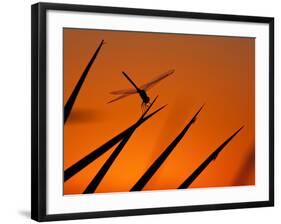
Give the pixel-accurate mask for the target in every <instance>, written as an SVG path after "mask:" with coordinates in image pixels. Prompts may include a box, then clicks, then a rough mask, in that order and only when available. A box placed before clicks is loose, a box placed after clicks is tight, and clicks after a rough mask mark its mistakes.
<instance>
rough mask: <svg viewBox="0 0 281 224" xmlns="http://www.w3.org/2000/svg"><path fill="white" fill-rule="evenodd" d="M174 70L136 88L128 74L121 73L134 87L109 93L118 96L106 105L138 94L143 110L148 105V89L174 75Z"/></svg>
mask: <svg viewBox="0 0 281 224" xmlns="http://www.w3.org/2000/svg"><path fill="white" fill-rule="evenodd" d="M174 71H175V70H174V69H172V70H168V71H166V72H165V73H163V74H161V75H159V76H158V77H156V78H154V79H153V80H151V81H150V82H147V83H145V84H143V85H141V86H140V87H138V86H137V85H136V84H135V83H134V82H133V80H132V79H131V78H130V77H129V76H128V74H126V73H125V72H122V74H123V75H124V76H125V77H126V79H127V80H128V81H129V82H130V83H131V84H132V85H133V86H134V88H133V89H126V90H117V91H113V92H110V93H111V94H113V95H120V96H118V97H117V98H115V99H113V100H111V101H109V102H108V103H112V102H115V101H117V100H121V99H123V98H125V97H127V96H131V95H133V94H139V96H140V98H141V100H142V104H141V107H142V109H145V108H146V107H147V106H148V105H149V103H150V98H149V97H148V95H147V93H146V91H148V90H149V89H151V88H152V87H153V86H155V85H156V84H157V83H158V82H159V81H161V80H163V79H164V78H166V77H168V76H170V75H171V74H173V73H174Z"/></svg>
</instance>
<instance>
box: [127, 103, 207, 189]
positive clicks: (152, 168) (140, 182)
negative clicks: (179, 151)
mask: <svg viewBox="0 0 281 224" xmlns="http://www.w3.org/2000/svg"><path fill="white" fill-rule="evenodd" d="M203 106H204V105H203ZM203 106H202V107H201V108H200V109H199V110H198V111H197V113H196V114H195V115H194V116H193V118H192V119H191V120H190V121H189V123H188V124H187V125H186V126H185V128H184V129H183V130H182V131H181V132H180V134H179V135H178V136H177V137H176V138H175V139H174V141H173V142H172V143H171V144H170V145H169V146H168V147H167V148H166V149H165V150H164V151H163V152H162V154H161V155H160V156H159V157H158V158H157V159H156V160H155V161H154V163H153V164H152V165H151V166H150V167H149V168H148V170H147V171H146V172H145V173H144V174H143V176H142V177H141V178H140V179H139V180H138V182H137V183H136V184H135V185H134V186H133V187H132V189H131V191H141V190H142V189H143V187H144V186H145V185H146V184H147V182H148V181H149V180H150V179H151V177H152V176H153V175H154V174H155V173H156V172H157V170H158V169H159V168H160V166H161V165H162V164H163V163H164V161H165V160H166V159H167V157H168V156H169V155H170V154H171V152H172V151H173V150H174V148H175V147H176V146H177V144H178V143H179V142H180V141H181V139H182V138H183V136H184V135H185V133H186V132H187V131H188V129H189V128H190V127H191V125H192V124H193V123H194V122H195V120H196V117H197V115H198V114H199V113H200V111H201V110H202V108H203Z"/></svg>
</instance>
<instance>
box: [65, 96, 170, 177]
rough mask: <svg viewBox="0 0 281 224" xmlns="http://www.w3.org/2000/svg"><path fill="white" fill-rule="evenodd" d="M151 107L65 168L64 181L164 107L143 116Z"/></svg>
mask: <svg viewBox="0 0 281 224" xmlns="http://www.w3.org/2000/svg"><path fill="white" fill-rule="evenodd" d="M156 99H157V97H156V98H155V99H154V101H153V103H154V102H155V101H156ZM152 105H153V104H151V106H152ZM151 106H149V107H148V108H147V110H146V111H145V112H144V113H143V114H142V115H141V117H140V118H139V119H138V120H137V121H136V122H135V123H134V124H133V125H131V126H130V127H129V128H127V129H126V130H124V131H122V132H121V133H119V134H118V135H116V136H115V137H113V138H111V139H110V140H109V141H107V142H106V143H104V144H103V145H101V146H100V147H98V148H97V149H95V150H93V151H92V152H90V153H89V154H88V155H86V156H85V157H83V158H82V159H80V160H79V161H77V162H76V163H75V164H73V165H72V166H70V167H69V168H67V169H66V170H65V171H64V181H67V180H68V179H70V178H71V177H72V176H74V175H75V174H76V173H78V172H79V171H81V170H82V169H84V168H85V167H86V166H88V165H89V164H90V163H91V162H93V161H94V160H96V159H97V158H99V157H100V156H101V155H103V154H104V153H105V152H107V151H108V150H109V149H111V148H112V147H113V146H114V145H115V144H117V143H118V142H119V141H121V140H122V139H124V138H125V137H126V136H128V134H129V133H130V132H131V131H132V130H135V129H136V128H138V127H139V126H140V125H142V124H143V123H144V122H145V121H147V120H148V119H149V118H151V117H152V116H153V115H155V114H156V113H158V112H159V111H161V110H162V109H163V108H164V107H165V106H166V105H165V106H162V107H160V108H158V109H157V110H155V111H154V112H152V113H151V114H149V115H147V116H145V115H146V114H147V112H148V111H149V109H150V108H151Z"/></svg>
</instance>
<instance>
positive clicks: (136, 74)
mask: <svg viewBox="0 0 281 224" xmlns="http://www.w3.org/2000/svg"><path fill="white" fill-rule="evenodd" d="M101 40H104V41H105V42H106V44H105V45H103V46H102V48H101V50H100V52H99V55H98V57H97V59H96V61H95V62H94V64H93V65H92V67H91V69H90V71H89V74H88V76H87V78H86V80H85V82H84V85H83V87H82V88H81V90H80V93H79V95H78V97H77V99H76V102H75V104H74V107H73V109H72V112H71V114H70V117H69V119H68V120H67V122H66V123H65V125H64V169H67V168H68V167H69V166H71V165H72V164H74V163H75V162H77V161H78V160H80V159H81V158H82V157H84V156H85V155H87V154H88V153H90V152H91V151H92V150H94V149H95V148H97V147H99V146H100V145H102V144H103V143H105V142H106V141H108V140H109V139H111V138H112V137H113V136H115V135H116V134H119V133H120V132H121V131H123V130H125V129H126V128H127V127H129V126H130V125H131V124H133V123H134V122H135V121H136V120H137V119H138V118H139V117H140V115H141V99H140V97H139V96H138V95H132V96H129V97H127V98H124V99H122V100H120V101H117V102H114V103H112V104H107V102H108V101H109V100H111V99H113V98H114V97H115V96H113V95H111V94H110V93H109V92H111V91H113V90H118V89H128V88H131V85H130V83H129V82H128V81H127V80H126V79H125V78H124V76H123V75H122V74H121V72H122V71H125V72H127V73H128V74H129V75H130V77H131V78H132V79H133V80H134V81H135V82H136V83H137V84H138V85H141V84H143V83H146V82H148V81H150V80H152V79H153V78H154V77H157V76H158V75H159V74H161V73H163V72H165V71H167V70H169V69H175V72H174V74H172V75H171V76H169V77H167V78H166V79H164V80H162V81H160V82H159V83H158V84H157V85H156V86H155V87H153V88H152V89H151V90H149V91H148V95H149V96H150V98H154V97H155V96H157V95H159V97H158V99H157V101H156V103H155V105H154V106H153V107H152V108H151V111H154V110H155V109H156V108H158V107H160V106H162V105H165V104H168V106H167V107H166V108H165V109H163V110H162V111H161V112H159V113H158V114H156V115H155V116H153V117H152V118H151V119H149V120H148V121H147V122H145V123H144V124H143V125H141V126H140V128H138V129H137V130H136V131H135V133H134V134H133V136H132V137H131V139H130V140H129V141H128V143H127V144H126V146H125V147H124V148H123V150H122V152H121V153H120V154H119V156H118V157H117V159H116V160H115V162H114V163H113V165H112V166H111V168H110V169H109V171H108V173H107V174H106V175H105V177H104V179H103V180H102V182H101V183H100V185H99V187H98V188H97V190H96V192H126V191H129V190H130V189H131V188H132V186H133V185H134V184H135V183H136V182H137V181H138V179H139V178H140V177H141V176H142V175H143V174H144V172H145V171H146V170H147V169H148V168H149V166H150V165H151V164H152V163H153V162H154V161H155V159H156V158H157V157H158V156H159V155H160V154H161V152H162V151H163V150H165V148H166V147H167V145H168V144H170V142H171V141H173V139H174V138H175V137H176V136H177V135H178V133H179V132H181V130H182V129H183V128H184V126H185V125H186V124H187V123H188V122H189V120H190V119H191V118H192V116H193V115H194V114H195V112H196V111H197V110H198V109H199V108H200V107H201V106H202V105H203V104H204V103H205V107H204V108H203V110H202V111H201V113H200V114H199V116H198V119H197V120H196V122H195V123H194V125H193V126H191V128H190V129H189V131H188V132H187V133H186V135H185V136H184V137H183V139H182V140H181V141H180V143H179V144H178V145H177V147H176V148H175V149H174V151H173V152H172V153H171V154H170V156H169V157H168V158H167V160H166V161H165V162H164V163H163V165H162V166H161V167H160V169H159V170H158V171H157V172H156V173H155V175H154V176H153V177H152V179H151V180H150V181H149V182H148V183H147V185H146V186H145V188H144V189H143V190H162V189H176V188H177V187H179V185H180V184H181V183H182V182H183V181H184V180H185V179H186V178H187V177H188V176H189V175H190V174H191V173H192V172H193V171H194V170H195V169H196V168H197V167H198V166H199V165H200V164H201V163H202V162H203V161H204V160H205V159H206V158H207V157H208V156H209V155H210V154H211V153H212V152H213V151H214V150H215V149H216V148H217V147H218V146H219V145H220V144H222V143H223V141H225V140H226V139H227V138H228V137H229V136H230V135H232V134H233V133H234V132H235V131H236V130H237V129H238V128H240V127H241V126H242V125H245V126H244V128H243V129H242V130H241V132H240V133H239V134H238V135H237V136H236V137H235V138H234V139H233V140H232V141H231V142H230V143H229V144H228V145H227V146H226V147H225V148H224V149H223V151H222V152H221V153H220V154H219V156H218V158H217V159H216V160H215V161H212V162H211V163H210V165H209V166H208V167H207V168H206V169H205V170H204V171H203V172H202V173H201V175H200V176H199V177H198V178H197V179H196V180H195V181H194V182H193V184H192V185H191V186H190V187H191V188H205V187H223V186H240V185H254V184H255V145H254V142H255V39H254V38H239V37H222V36H201V35H183V34H162V33H144V32H125V31H105V30H86V29H70V28H67V29H66V28H65V29H64V31H63V42H64V103H66V101H67V99H68V98H69V96H70V94H71V91H72V90H73V88H74V86H75V85H76V83H77V81H78V79H79V78H80V76H81V74H82V72H83V70H84V69H85V67H86V65H87V64H88V62H89V60H90V58H91V57H92V55H93V53H94V52H95V50H96V48H97V47H98V45H99V44H100V42H101ZM115 147H116V146H115ZM115 147H113V148H112V149H110V150H109V151H108V152H107V153H105V154H103V155H102V156H101V157H100V158H98V159H97V160H95V161H94V162H93V163H91V164H90V165H88V166H87V167H86V168H85V169H83V170H82V171H80V172H79V173H77V174H76V175H75V176H73V177H72V178H71V179H69V180H68V181H66V182H65V183H64V194H81V193H82V192H83V191H84V190H85V188H86V187H87V185H88V184H89V182H90V181H91V180H92V178H93V177H94V176H95V175H96V173H97V172H98V170H99V169H100V168H101V166H102V165H103V163H104V162H105V161H106V159H107V158H108V157H109V155H110V154H111V153H112V151H113V150H114V149H115Z"/></svg>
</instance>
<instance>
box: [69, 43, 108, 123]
mask: <svg viewBox="0 0 281 224" xmlns="http://www.w3.org/2000/svg"><path fill="white" fill-rule="evenodd" d="M103 44H104V41H103V40H102V41H101V43H100V45H99V46H98V48H97V49H96V51H95V53H94V55H93V56H92V58H91V60H90V61H89V63H88V65H87V66H86V68H85V70H84V71H83V73H82V75H81V77H80V79H79V80H78V82H77V84H76V86H75V87H74V89H73V91H72V93H71V95H70V97H69V98H68V100H67V102H66V104H65V106H64V123H65V122H66V121H67V119H68V117H69V115H70V113H71V110H72V107H73V105H74V103H75V100H76V98H77V96H78V94H79V91H80V89H81V87H82V85H83V83H84V81H85V79H86V77H87V75H88V73H89V70H90V68H91V66H92V64H93V63H94V61H95V60H96V57H97V56H98V53H99V51H100V49H101V47H102V45H103Z"/></svg>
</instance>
